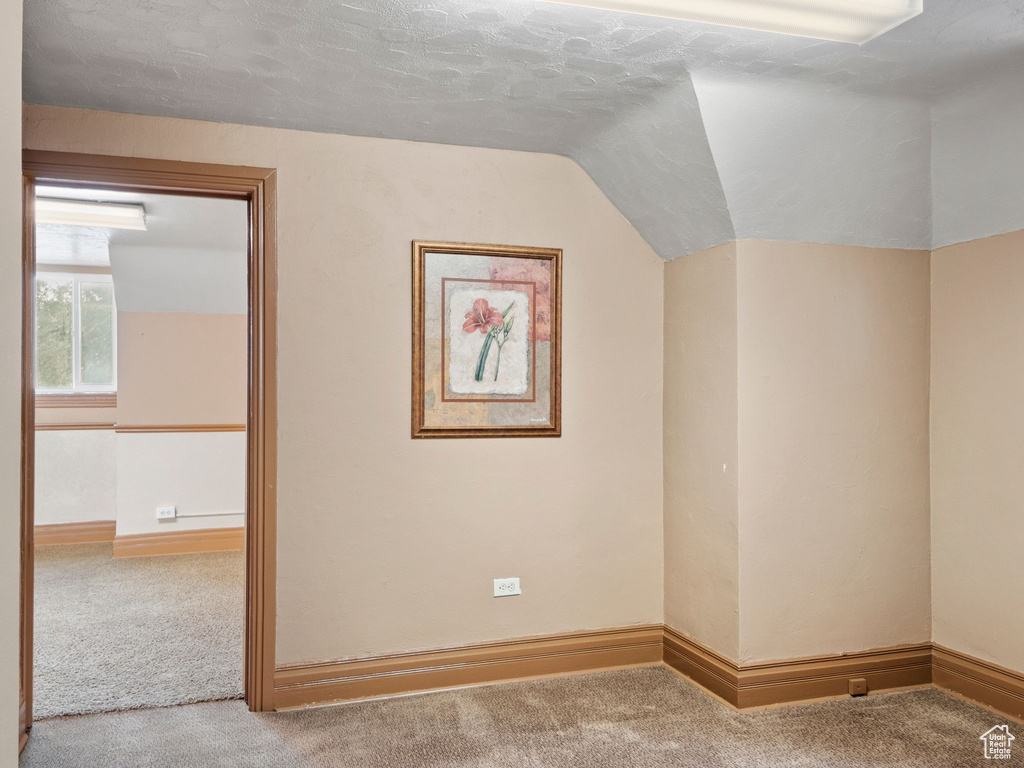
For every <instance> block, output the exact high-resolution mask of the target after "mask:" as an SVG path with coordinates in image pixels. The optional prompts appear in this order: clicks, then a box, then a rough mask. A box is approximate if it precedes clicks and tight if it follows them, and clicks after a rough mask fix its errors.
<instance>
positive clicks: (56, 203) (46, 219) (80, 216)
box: [36, 197, 146, 230]
mask: <svg viewBox="0 0 1024 768" xmlns="http://www.w3.org/2000/svg"><path fill="white" fill-rule="evenodd" d="M36 222H38V223H39V224H68V225H70V226H73V227H103V228H104V229H139V230H144V229H146V209H145V208H144V207H143V206H142V205H140V204H138V203H93V202H89V201H86V200H60V199H57V198H54V197H37V198H36Z"/></svg>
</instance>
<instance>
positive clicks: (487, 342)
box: [473, 333, 501, 381]
mask: <svg viewBox="0 0 1024 768" xmlns="http://www.w3.org/2000/svg"><path fill="white" fill-rule="evenodd" d="M492 341H494V334H493V333H488V334H487V337H486V338H485V339H484V345H483V346H482V347H481V348H480V359H479V360H478V361H477V364H476V374H474V376H473V378H474V379H476V380H477V381H483V380H484V366H485V365H487V355H488V353H489V352H490V351H491V342H492ZM500 351H501V350H500V347H499V352H500Z"/></svg>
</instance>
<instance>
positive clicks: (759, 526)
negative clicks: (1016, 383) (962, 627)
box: [737, 241, 930, 662]
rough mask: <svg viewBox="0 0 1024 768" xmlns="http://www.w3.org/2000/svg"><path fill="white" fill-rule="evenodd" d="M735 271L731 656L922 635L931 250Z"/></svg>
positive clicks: (800, 652) (752, 251)
mask: <svg viewBox="0 0 1024 768" xmlns="http://www.w3.org/2000/svg"><path fill="white" fill-rule="evenodd" d="M737 264H738V267H737V285H738V300H737V314H738V324H737V325H738V339H739V340H738V349H739V368H738V379H739V400H738V402H739V467H740V471H739V530H740V534H739V574H740V598H739V604H740V660H741V661H745V662H753V661H763V660H771V659H786V658H793V657H800V656H813V655H819V654H825V653H839V652H843V651H853V650H862V649H870V648H879V647H885V646H892V645H897V644H901V643H911V642H927V641H928V639H929V630H930V614H929V605H930V593H929V589H930V587H929V582H930V578H929V570H930V566H929V487H928V477H929V468H928V386H929V286H928V280H929V254H928V252H927V251H909V250H895V249H879V248H864V247H855V246H826V245H815V244H808V243H791V242H779V241H740V242H739V243H738V244H737Z"/></svg>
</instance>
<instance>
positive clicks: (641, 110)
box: [24, 0, 1024, 259]
mask: <svg viewBox="0 0 1024 768" xmlns="http://www.w3.org/2000/svg"><path fill="white" fill-rule="evenodd" d="M1022 51H1024V0H971V2H964V1H963V0H925V13H924V14H923V15H922V16H920V17H918V18H916V19H914V20H912V21H910V22H908V23H907V24H905V25H903V26H901V27H899V28H897V29H896V30H894V31H892V32H890V33H888V34H886V35H884V36H882V37H881V38H878V39H877V40H874V41H872V42H870V43H868V44H866V45H864V46H862V47H856V46H850V45H843V44H838V43H826V42H819V41H814V40H807V39H802V38H795V37H788V36H781V35H771V34H767V33H760V32H751V31H744V30H733V29H726V28H721V27H713V26H708V25H701V24H692V23H685V22H675V21H669V20H665V19H656V18H649V17H643V16H632V15H625V14H618V13H612V12H607V11H597V10H591V9H587V8H580V7H574V6H563V5H556V4H551V3H545V2H540V1H539V0H444V2H441V0H426V1H424V0H347V2H339V1H338V0H287V1H282V0H174V1H173V2H169V1H168V0H26V3H25V47H24V52H25V53H24V55H25V62H24V64H25V66H24V77H25V88H24V96H25V100H26V101H27V102H30V103H39V104H52V105H60V106H75V107H87V108H96V109H109V110H113V111H122V112H134V113H145V114H154V115H168V116H176V117H187V118H196V119H205V120H219V121H225V122H238V123H249V124H256V125H273V126H281V127H288V128H296V129H303V130H316V131H327V132H339V133H349V134H360V135H368V136H381V137H389V138H397V139H411V140H419V141H436V142H442V143H449V144H465V145H474V146H488V147H496V148H505V149H521V150H530V151H539V152H553V153H558V154H563V155H567V156H569V157H571V158H573V159H575V160H576V161H577V162H578V163H580V165H581V166H583V167H584V168H585V169H586V170H587V171H588V172H589V173H590V175H591V176H592V177H593V178H594V180H595V181H596V182H597V183H598V184H599V185H600V186H601V187H602V189H604V191H605V192H606V194H607V195H608V197H609V198H610V199H611V200H612V201H613V202H614V203H615V204H616V205H617V206H618V207H619V208H620V210H622V212H623V214H624V215H626V217H627V218H629V219H630V221H632V222H633V224H634V226H636V228H637V229H638V231H639V232H640V233H641V234H642V235H643V236H644V237H645V238H646V239H647V240H648V242H650V243H651V245H652V246H653V247H654V249H655V250H656V251H657V252H658V253H659V254H660V255H661V256H662V257H664V258H666V259H668V258H674V257H676V256H680V255H682V254H685V253H689V252H692V251H695V250H700V249H702V248H705V247H707V246H709V245H714V244H716V243H719V242H723V241H726V240H730V239H732V238H733V237H735V236H741V237H742V236H747V235H746V234H745V233H750V236H755V233H756V236H759V237H774V238H780V239H807V238H814V239H819V240H824V241H828V242H849V243H852V244H862V245H877V244H892V245H900V246H904V247H928V246H929V244H930V241H931V232H930V222H929V218H930V214H929V212H928V211H930V198H929V189H930V171H929V163H928V162H923V163H922V162H921V157H922V153H923V154H924V155H925V156H927V153H928V144H929V141H930V138H929V125H928V120H927V119H924V124H922V115H927V112H928V109H929V108H930V107H929V106H927V104H928V102H930V101H932V100H935V99H936V98H938V97H940V96H942V95H943V94H945V93H947V92H950V91H953V90H958V89H963V88H966V87H970V85H971V84H972V83H974V82H977V81H978V80H980V79H982V78H988V77H991V76H993V75H994V74H998V73H1013V72H1016V71H1018V69H1019V68H1020V62H1021V54H1022ZM779 81H787V83H786V84H785V85H782V86H780V85H777V83H778V82H779ZM762 89H776V90H774V91H773V92H774V93H776V94H778V95H779V96H781V97H782V98H779V99H777V100H776V99H773V98H770V97H768V96H767V95H766V93H767V91H764V90H762ZM736 99H743V100H749V101H750V102H751V103H749V104H736V103H733V102H734V101H735V100H736ZM702 111H703V113H704V114H702ZM823 131H825V132H828V131H830V132H831V133H829V134H828V135H830V136H831V137H832V138H831V139H830V143H827V144H826V145H823V146H820V147H818V148H817V149H815V150H813V151H810V152H808V151H807V150H808V145H807V142H806V141H804V140H803V137H806V138H807V139H808V140H810V139H813V140H814V141H817V140H818V139H819V138H820V136H821V135H822V133H821V132H823ZM798 137H800V138H798ZM815 160H818V161H822V160H823V161H824V162H818V163H815ZM823 190H827V196H826V200H827V205H826V206H825V207H824V208H822V207H821V206H819V204H818V203H819V201H820V200H821V199H822V198H821V194H822V191H823ZM869 190H873V197H872V199H871V200H870V205H865V199H866V197H867V196H870V195H872V192H871V191H869ZM922 200H923V201H924V202H923V203H922V202H920V201H922ZM908 202H912V203H915V204H914V205H912V206H911V209H910V213H909V215H906V216H897V215H896V214H894V213H893V212H894V211H896V210H899V208H900V207H901V206H904V205H906V204H907V203H908ZM922 206H924V207H925V208H928V210H924V209H923V208H922ZM879 216H881V219H880V220H879Z"/></svg>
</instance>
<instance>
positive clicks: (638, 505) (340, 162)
mask: <svg viewBox="0 0 1024 768" xmlns="http://www.w3.org/2000/svg"><path fill="white" fill-rule="evenodd" d="M25 140H26V144H27V146H29V147H33V148H38V149H52V150H58V149H59V150H65V151H73V152H94V153H103V154H115V155H116V154H128V155H138V156H143V157H164V158H172V159H179V160H192V161H206V162H217V163H228V164H242V165H255V166H264V167H272V168H276V169H278V176H277V181H278V205H279V207H278V248H279V283H280V289H279V297H278V301H279V352H278V354H279V356H278V370H279V382H278V386H279V400H278V406H279V419H280V423H279V430H278V431H279V434H278V439H279V443H278V450H279V470H278V515H279V522H278V637H277V642H278V648H277V660H278V662H279V663H287V662H298V661H303V660H309V659H332V658H342V657H349V656H356V655H360V654H379V653H390V652H398V651H407V650H411V649H413V648H428V647H444V646H450V645H457V644H465V643H472V642H476V641H485V640H496V639H499V638H507V637H516V636H526V635H536V634H544V633H549V632H560V631H568V630H579V629H585V628H597V627H613V626H622V625H629V624H640V623H647V622H657V621H661V619H662V608H663V606H662V582H663V569H662V445H661V434H662V430H661V422H662V350H663V346H662V341H663V328H662V325H663V313H662V309H663V307H662V304H663V283H662V279H663V271H664V264H663V262H662V261H661V259H659V258H658V257H657V256H656V255H655V254H654V252H653V251H652V250H651V249H650V248H649V247H648V246H647V244H646V243H644V241H643V240H642V239H641V238H640V237H639V235H638V234H637V233H636V232H635V231H634V230H633V228H632V227H631V226H630V225H629V224H628V222H626V220H625V219H624V218H623V217H622V216H621V214H620V213H619V212H618V211H617V210H616V209H615V208H614V207H613V206H612V205H611V204H610V203H609V202H608V200H607V199H606V198H605V197H604V195H603V194H602V193H601V192H600V190H598V188H597V187H596V186H595V185H594V184H593V182H592V181H591V180H590V179H589V178H588V177H587V176H586V174H585V173H584V172H583V171H582V170H581V169H580V168H579V167H578V166H576V165H575V164H573V163H572V162H571V161H569V160H567V159H565V158H560V157H555V156H550V155H542V154H533V153H519V152H510V151H499V150H488V149H477V148H467V147H456V146H442V145H433V144H425V143H415V142H401V141H389V140H381V139H372V138H361V137H352V136H342V135H323V134H315V133H302V132H292V131H285V130H279V129H268V128H254V127H247V126H238V125H220V124H212V123H201V122H193V121H185V120H176V119H167V118H153V117H142V116H133V115H123V114H111V113H104V112H98V111H88V110H71V109H59V108H44V107H26V123H25ZM413 239H433V240H457V241H469V242H490V243H517V244H529V245H540V246H553V247H560V248H563V249H564V260H565V278H564V286H563V318H564V321H563V322H564V325H563V339H564V358H563V374H562V393H563V414H562V424H563V436H562V437H561V438H559V439H553V440H539V439H533V440H434V441H429V440H428V441H413V440H411V439H410V438H409V407H408V406H409V382H410V359H411V349H410V333H409V329H410V324H411V317H410V301H409V286H410V281H411V256H410V242H411V241H412V240H413ZM425 576H427V577H428V578H425ZM502 576H519V577H520V578H521V579H522V587H523V594H522V596H519V597H515V598H501V599H495V598H493V597H492V595H491V590H492V582H491V580H492V579H493V578H496V577H502Z"/></svg>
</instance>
